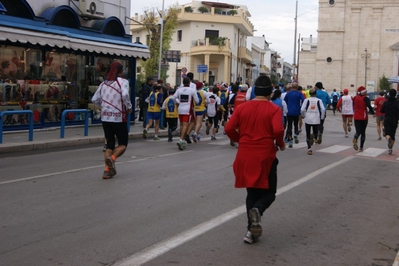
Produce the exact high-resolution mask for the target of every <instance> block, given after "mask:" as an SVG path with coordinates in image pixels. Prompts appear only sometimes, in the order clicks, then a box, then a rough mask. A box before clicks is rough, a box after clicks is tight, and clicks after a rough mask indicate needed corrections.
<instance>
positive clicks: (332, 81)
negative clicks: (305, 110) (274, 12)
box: [298, 0, 399, 92]
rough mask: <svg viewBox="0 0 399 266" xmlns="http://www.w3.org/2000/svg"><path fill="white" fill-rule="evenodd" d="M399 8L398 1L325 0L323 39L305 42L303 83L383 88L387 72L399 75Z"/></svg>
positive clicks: (321, 19) (321, 21)
mask: <svg viewBox="0 0 399 266" xmlns="http://www.w3.org/2000/svg"><path fill="white" fill-rule="evenodd" d="M398 12H399V2H398V1H394V0H369V1H362V0H319V21H318V39H317V40H316V41H315V40H312V41H310V40H309V39H310V38H309V39H308V40H306V41H305V42H302V49H301V52H300V53H299V70H298V73H299V83H300V84H301V85H302V86H306V85H310V86H314V84H315V83H316V82H317V81H321V82H323V84H324V87H325V88H326V89H327V90H332V89H333V88H336V89H338V90H341V89H343V88H348V89H349V90H350V91H352V92H354V91H355V90H356V88H357V87H359V86H361V85H363V86H366V85H367V87H368V89H369V91H374V90H375V91H377V90H378V86H379V84H378V83H379V79H380V77H381V76H382V75H385V76H386V77H391V76H397V75H398V74H399V27H398V25H399V17H398V16H397V14H398ZM315 43H317V44H316V45H315Z"/></svg>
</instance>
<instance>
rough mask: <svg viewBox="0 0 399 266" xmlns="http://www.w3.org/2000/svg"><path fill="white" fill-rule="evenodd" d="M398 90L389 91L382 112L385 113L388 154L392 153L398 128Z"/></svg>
mask: <svg viewBox="0 0 399 266" xmlns="http://www.w3.org/2000/svg"><path fill="white" fill-rule="evenodd" d="M396 94H397V92H396V90H395V89H391V90H390V91H389V93H388V95H389V98H388V100H387V101H385V102H384V103H383V105H382V108H381V112H382V113H383V114H385V119H384V128H385V134H386V135H385V138H386V139H387V141H388V154H389V155H391V154H392V149H393V145H394V144H395V135H396V129H397V127H398V120H399V102H398V100H397V99H396Z"/></svg>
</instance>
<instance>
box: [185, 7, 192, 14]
mask: <svg viewBox="0 0 399 266" xmlns="http://www.w3.org/2000/svg"><path fill="white" fill-rule="evenodd" d="M184 11H186V12H187V13H193V11H194V10H193V8H192V7H191V6H186V7H185V8H184Z"/></svg>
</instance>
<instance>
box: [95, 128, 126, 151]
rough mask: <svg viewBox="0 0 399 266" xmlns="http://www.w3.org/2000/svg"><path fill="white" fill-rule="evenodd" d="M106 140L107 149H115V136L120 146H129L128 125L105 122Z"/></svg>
mask: <svg viewBox="0 0 399 266" xmlns="http://www.w3.org/2000/svg"><path fill="white" fill-rule="evenodd" d="M102 124H103V129H104V135H105V139H106V140H107V149H111V150H114V149H115V136H116V138H117V139H118V145H123V146H127V143H128V139H129V133H128V132H127V123H126V122H120V123H113V122H103V123H102Z"/></svg>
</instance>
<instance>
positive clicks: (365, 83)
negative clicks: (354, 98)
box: [361, 48, 371, 87]
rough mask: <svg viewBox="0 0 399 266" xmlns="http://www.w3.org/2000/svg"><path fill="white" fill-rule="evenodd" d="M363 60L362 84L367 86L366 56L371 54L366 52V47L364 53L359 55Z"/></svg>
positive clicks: (368, 56)
mask: <svg viewBox="0 0 399 266" xmlns="http://www.w3.org/2000/svg"><path fill="white" fill-rule="evenodd" d="M361 57H362V58H364V60H365V64H364V86H365V87H367V58H370V57H371V54H369V53H367V48H366V49H364V54H362V55H361Z"/></svg>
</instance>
